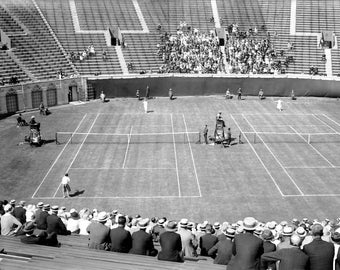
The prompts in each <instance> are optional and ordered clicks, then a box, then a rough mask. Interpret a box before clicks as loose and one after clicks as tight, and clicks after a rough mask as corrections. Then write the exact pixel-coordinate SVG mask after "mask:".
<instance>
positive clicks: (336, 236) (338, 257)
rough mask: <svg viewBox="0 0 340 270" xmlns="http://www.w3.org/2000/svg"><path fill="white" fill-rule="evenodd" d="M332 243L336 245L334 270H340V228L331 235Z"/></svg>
mask: <svg viewBox="0 0 340 270" xmlns="http://www.w3.org/2000/svg"><path fill="white" fill-rule="evenodd" d="M331 239H332V242H333V243H334V262H333V268H334V270H340V252H339V249H340V228H339V227H338V228H336V229H335V230H334V231H333V232H332V234H331Z"/></svg>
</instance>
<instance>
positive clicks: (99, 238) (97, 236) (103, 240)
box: [86, 212, 110, 250]
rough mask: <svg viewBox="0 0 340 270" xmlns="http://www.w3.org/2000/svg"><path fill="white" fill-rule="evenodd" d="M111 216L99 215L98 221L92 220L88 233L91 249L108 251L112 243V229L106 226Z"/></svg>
mask: <svg viewBox="0 0 340 270" xmlns="http://www.w3.org/2000/svg"><path fill="white" fill-rule="evenodd" d="M108 219H109V216H108V215H107V213H106V212H100V213H98V216H97V218H96V221H94V220H92V222H91V224H90V225H89V226H88V227H87V229H86V231H87V232H88V234H89V244H88V246H89V248H90V249H100V250H108V249H109V243H110V228H109V227H107V226H105V223H106V221H107V220H108Z"/></svg>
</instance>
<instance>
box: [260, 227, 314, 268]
mask: <svg viewBox="0 0 340 270" xmlns="http://www.w3.org/2000/svg"><path fill="white" fill-rule="evenodd" d="M290 244H291V246H292V248H284V249H281V250H277V251H274V252H269V253H265V254H263V255H262V257H261V262H262V266H264V265H266V263H275V262H277V261H280V270H292V269H294V270H305V269H307V264H308V256H307V255H306V254H305V253H304V252H303V251H302V250H301V249H300V245H301V239H300V237H299V236H298V235H296V234H294V235H292V237H291V239H290ZM261 269H263V270H264V269H265V268H263V267H262V268H261Z"/></svg>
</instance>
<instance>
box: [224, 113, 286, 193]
mask: <svg viewBox="0 0 340 270" xmlns="http://www.w3.org/2000/svg"><path fill="white" fill-rule="evenodd" d="M230 117H231V119H232V120H233V121H234V123H235V124H236V126H237V128H238V129H239V130H240V132H241V133H243V130H242V129H241V127H240V125H239V124H238V122H237V121H236V119H235V118H234V116H233V115H232V114H230ZM244 138H245V139H246V141H247V143H248V145H249V146H250V148H251V149H252V150H253V152H254V154H255V156H256V157H257V159H258V160H259V161H260V163H261V165H262V166H263V168H264V169H265V171H266V172H267V174H268V175H269V177H270V179H272V181H273V183H274V185H275V186H276V188H277V190H278V191H279V192H280V194H281V196H285V195H284V194H283V192H282V191H281V189H280V187H279V185H278V184H277V182H276V181H275V178H274V177H273V176H272V174H271V173H270V171H269V169H268V168H267V166H266V165H265V164H264V162H263V161H262V159H261V158H260V156H259V154H258V153H257V152H256V150H255V148H254V146H252V144H251V143H250V141H249V140H248V137H247V136H244Z"/></svg>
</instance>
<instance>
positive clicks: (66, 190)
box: [61, 173, 71, 198]
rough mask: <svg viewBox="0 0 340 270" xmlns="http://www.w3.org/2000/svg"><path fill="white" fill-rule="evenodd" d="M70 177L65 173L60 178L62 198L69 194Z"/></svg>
mask: <svg viewBox="0 0 340 270" xmlns="http://www.w3.org/2000/svg"><path fill="white" fill-rule="evenodd" d="M70 181H71V180H70V177H69V176H68V173H65V175H64V176H63V178H62V179H61V184H62V185H63V195H64V198H66V197H68V196H70V194H69V192H70V191H71V187H70Z"/></svg>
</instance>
